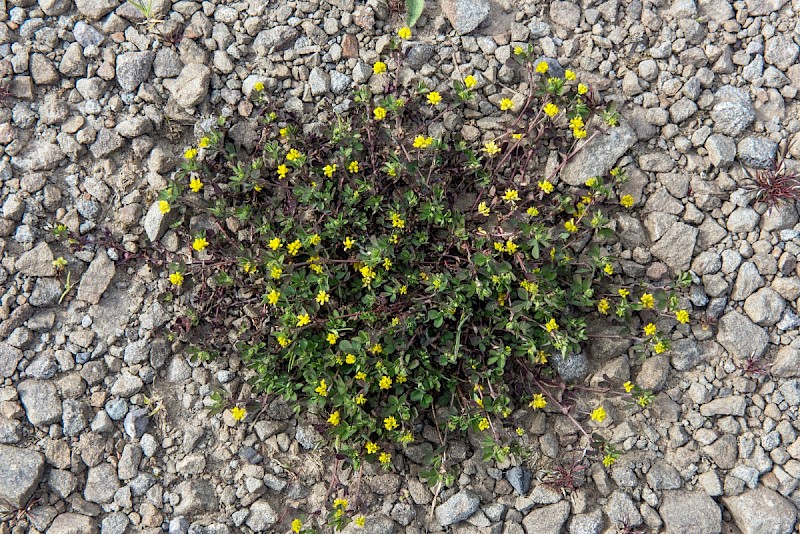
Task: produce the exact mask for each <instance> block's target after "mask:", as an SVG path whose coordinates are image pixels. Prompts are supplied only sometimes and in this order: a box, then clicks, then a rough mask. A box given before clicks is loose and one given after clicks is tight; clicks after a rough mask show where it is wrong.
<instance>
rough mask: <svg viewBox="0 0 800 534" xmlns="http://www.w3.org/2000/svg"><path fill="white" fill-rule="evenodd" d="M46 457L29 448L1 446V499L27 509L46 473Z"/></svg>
mask: <svg viewBox="0 0 800 534" xmlns="http://www.w3.org/2000/svg"><path fill="white" fill-rule="evenodd" d="M44 463H45V458H44V456H43V455H42V454H41V453H39V452H36V451H32V450H30V449H29V448H24V449H23V448H19V447H11V446H9V445H0V480H2V481H3V482H2V484H0V499H4V500H6V501H8V502H9V503H10V504H11V505H12V506H15V507H18V508H25V506H26V505H27V504H28V499H29V498H30V497H31V495H33V492H34V491H35V490H36V487H37V486H38V485H39V480H40V479H41V478H42V474H43V473H44Z"/></svg>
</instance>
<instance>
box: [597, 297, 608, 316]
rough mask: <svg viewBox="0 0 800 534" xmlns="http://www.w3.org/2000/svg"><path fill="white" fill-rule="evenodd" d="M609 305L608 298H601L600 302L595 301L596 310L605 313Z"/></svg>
mask: <svg viewBox="0 0 800 534" xmlns="http://www.w3.org/2000/svg"><path fill="white" fill-rule="evenodd" d="M610 307H611V304H610V303H609V302H608V299H602V300H601V301H600V302H598V303H597V311H599V312H600V313H602V314H603V315H606V314H607V313H608V309H609V308H610Z"/></svg>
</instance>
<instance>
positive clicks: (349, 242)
mask: <svg viewBox="0 0 800 534" xmlns="http://www.w3.org/2000/svg"><path fill="white" fill-rule="evenodd" d="M355 244H356V242H355V240H354V239H353V238H352V237H349V236H348V237H346V238H344V241H342V245H344V249H345V250H350V249H351V248H353V245H355Z"/></svg>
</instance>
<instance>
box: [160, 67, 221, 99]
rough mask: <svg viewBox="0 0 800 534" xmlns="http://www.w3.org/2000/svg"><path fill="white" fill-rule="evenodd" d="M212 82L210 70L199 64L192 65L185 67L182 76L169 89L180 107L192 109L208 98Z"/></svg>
mask: <svg viewBox="0 0 800 534" xmlns="http://www.w3.org/2000/svg"><path fill="white" fill-rule="evenodd" d="M210 81H211V69H210V68H208V67H207V66H205V65H201V64H199V63H190V64H188V65H186V66H185V67H183V69H182V70H181V74H180V76H178V78H177V79H176V80H175V82H174V83H173V84H172V85H170V86H169V88H170V92H171V93H172V96H173V97H174V98H175V101H176V102H177V103H178V105H179V106H181V107H183V108H191V107H194V106H196V105H197V104H199V103H200V102H202V101H203V99H204V98H205V97H206V95H207V94H208V84H209V82H210ZM165 85H166V83H165Z"/></svg>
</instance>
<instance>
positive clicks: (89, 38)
mask: <svg viewBox="0 0 800 534" xmlns="http://www.w3.org/2000/svg"><path fill="white" fill-rule="evenodd" d="M72 35H73V37H75V40H76V41H77V42H78V44H79V45H81V46H82V47H84V48H86V47H87V46H89V45H95V46H97V45H99V44H101V43H102V42H103V39H104V37H103V34H102V33H100V32H99V31H97V30H96V29H94V27H92V26H90V25H89V24H86V23H85V22H84V21H82V20H79V21H78V22H76V23H75V27H74V28H73V29H72Z"/></svg>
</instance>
